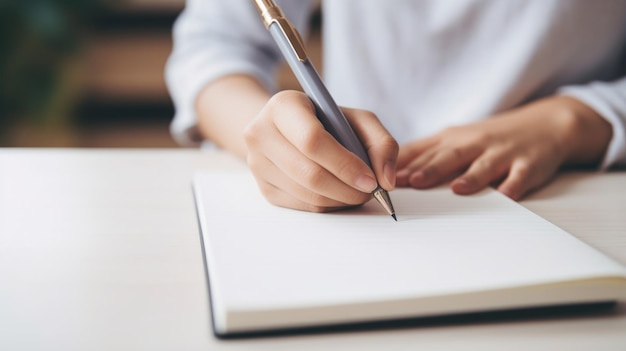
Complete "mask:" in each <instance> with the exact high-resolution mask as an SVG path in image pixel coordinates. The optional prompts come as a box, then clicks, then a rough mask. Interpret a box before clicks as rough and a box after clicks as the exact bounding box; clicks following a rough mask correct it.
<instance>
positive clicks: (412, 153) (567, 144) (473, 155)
mask: <svg viewBox="0 0 626 351" xmlns="http://www.w3.org/2000/svg"><path fill="white" fill-rule="evenodd" d="M611 133H612V131H611V126H610V124H609V123H608V122H607V121H605V120H604V119H603V118H602V117H601V116H599V115H598V114H597V113H595V112H594V111H593V110H592V109H591V108H589V107H587V106H586V105H584V104H583V103H581V102H579V101H578V100H575V99H573V98H569V97H563V96H555V97H550V98H546V99H543V100H540V101H537V102H534V103H531V104H528V105H525V106H522V107H520V108H517V109H514V110H511V111H508V112H505V113H503V114H501V115H499V116H494V117H493V118H490V119H487V120H484V121H481V122H477V123H473V124H469V125H465V126H459V127H451V128H447V129H445V130H443V131H441V132H440V133H438V134H436V135H434V136H432V137H428V138H426V139H423V140H419V141H415V142H411V143H408V144H406V145H403V146H402V147H401V149H400V156H399V159H398V169H399V171H398V174H397V184H398V186H411V187H413V188H418V189H423V188H428V187H432V186H436V185H438V184H442V183H444V182H448V181H451V183H450V187H451V188H452V190H453V191H454V192H455V193H457V194H472V193H475V192H477V191H480V190H482V189H483V188H485V187H487V186H489V185H492V184H495V185H496V186H497V189H498V190H499V191H500V192H502V193H504V194H505V195H507V196H509V197H510V198H512V199H515V200H518V199H520V198H522V197H523V196H524V195H525V194H527V193H528V192H530V191H531V190H533V189H536V188H537V187H540V186H541V185H543V184H545V183H546V182H548V181H549V180H550V179H551V178H552V177H553V175H554V174H555V173H556V171H557V170H558V169H559V167H560V166H561V165H563V164H569V165H577V164H596V163H598V162H599V161H600V159H601V158H602V156H603V155H604V153H605V151H606V148H607V145H608V142H609V140H610V138H611Z"/></svg>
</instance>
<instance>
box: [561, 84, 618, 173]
mask: <svg viewBox="0 0 626 351" xmlns="http://www.w3.org/2000/svg"><path fill="white" fill-rule="evenodd" d="M552 99H553V101H554V103H555V106H557V107H556V109H555V115H556V116H558V117H559V118H560V119H561V120H562V121H563V126H564V131H565V133H564V142H565V145H566V150H567V151H566V154H565V162H564V163H565V164H566V165H582V166H597V165H598V164H599V163H600V162H602V159H603V157H604V155H605V153H606V150H607V148H608V145H609V142H610V140H611V137H612V134H613V131H612V127H611V124H610V123H609V122H608V121H607V120H606V119H604V117H602V116H601V115H600V114H598V113H597V112H596V111H595V110H594V109H592V108H591V107H589V106H588V105H586V104H585V103H583V102H582V101H580V100H578V99H575V98H572V97H568V96H556V97H554V98H552Z"/></svg>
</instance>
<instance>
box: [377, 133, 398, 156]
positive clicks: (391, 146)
mask: <svg viewBox="0 0 626 351" xmlns="http://www.w3.org/2000/svg"><path fill="white" fill-rule="evenodd" d="M380 144H381V145H382V146H383V147H384V148H385V149H387V150H389V151H391V152H393V154H394V155H397V154H398V152H399V151H400V145H398V142H397V141H396V139H394V138H393V137H392V136H391V135H385V136H384V137H382V138H381V140H380Z"/></svg>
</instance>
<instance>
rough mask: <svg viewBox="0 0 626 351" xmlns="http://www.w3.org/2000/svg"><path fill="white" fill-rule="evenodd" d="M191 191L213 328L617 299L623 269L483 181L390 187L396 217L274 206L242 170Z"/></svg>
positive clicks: (264, 328) (623, 295)
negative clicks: (459, 187)
mask: <svg viewBox="0 0 626 351" xmlns="http://www.w3.org/2000/svg"><path fill="white" fill-rule="evenodd" d="M193 188H194V195H195V200H196V205H197V211H198V218H199V222H200V229H201V236H202V242H203V249H204V256H205V263H206V265H207V266H206V271H207V275H208V285H209V290H210V302H211V310H212V319H213V327H214V332H215V334H216V335H217V336H222V337H227V336H229V335H230V336H236V335H246V334H251V333H252V334H255V333H264V332H276V331H281V330H283V331H284V330H291V329H300V328H315V327H323V326H328V325H345V324H348V325H349V324H353V323H363V322H375V321H388V320H397V319H404V318H419V317H432V316H439V315H450V314H465V313H474V312H484V311H499V310H509V309H519V308H534V307H542V306H554V305H570V304H583V303H594V302H607V301H619V300H624V299H626V267H624V266H623V265H622V264H620V263H618V262H616V261H614V260H612V259H611V258H609V257H607V256H605V255H604V254H602V253H601V252H599V251H597V250H595V249H593V248H592V247H590V246H588V245H587V244H585V243H583V242H582V241H580V240H578V239H577V238H575V237H573V236H572V235H570V234H568V233H567V232H565V231H563V230H562V229H560V228H559V227H557V226H555V225H553V224H551V223H550V222H548V221H546V220H544V219H543V218H541V217H539V216H538V215H536V214H534V213H532V212H530V211H529V210H527V209H525V208H524V207H522V206H521V205H519V204H517V203H516V202H514V201H512V200H510V199H509V198H507V197H506V196H504V195H502V194H500V193H498V192H497V191H495V190H492V189H487V190H484V191H482V192H480V193H478V194H476V195H472V196H458V195H454V194H453V193H452V192H451V191H450V190H449V189H448V188H445V187H442V188H435V189H431V190H423V191H421V190H414V189H396V190H394V191H392V192H391V193H390V196H391V198H392V201H393V203H394V206H395V209H396V214H397V217H398V222H394V221H393V219H392V218H390V216H389V215H387V214H386V213H384V211H383V209H382V208H381V207H380V205H379V204H378V203H376V202H375V201H370V202H368V203H367V204H365V205H363V206H361V207H359V208H356V209H353V210H348V211H341V212H334V213H325V214H320V213H308V212H302V211H296V210H290V209H285V208H280V207H276V206H273V205H271V204H269V203H268V202H267V201H266V200H265V199H264V198H263V197H262V195H261V194H260V192H259V190H258V189H257V186H256V183H255V181H254V179H253V178H252V176H251V175H250V174H248V173H215V172H200V173H198V174H196V175H195V177H194V180H193Z"/></svg>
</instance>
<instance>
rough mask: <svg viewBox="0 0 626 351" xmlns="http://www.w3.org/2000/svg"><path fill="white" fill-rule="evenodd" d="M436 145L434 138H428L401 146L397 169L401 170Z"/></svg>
mask: <svg viewBox="0 0 626 351" xmlns="http://www.w3.org/2000/svg"><path fill="white" fill-rule="evenodd" d="M436 144H437V140H436V139H435V137H429V138H425V139H421V140H417V141H413V142H411V143H408V144H405V145H402V146H401V147H400V151H399V153H398V165H397V168H398V169H399V170H402V169H404V168H406V167H407V166H408V165H409V164H410V163H412V162H413V161H414V160H415V158H416V157H418V156H419V155H421V154H422V153H424V152H425V151H426V150H428V149H431V148H432V147H434V146H435V145H436Z"/></svg>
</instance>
